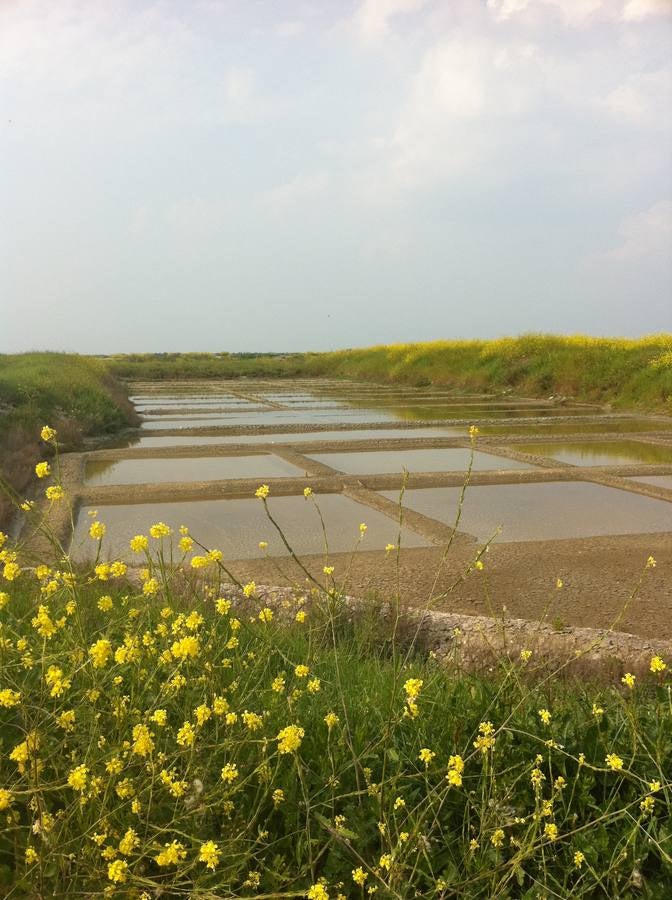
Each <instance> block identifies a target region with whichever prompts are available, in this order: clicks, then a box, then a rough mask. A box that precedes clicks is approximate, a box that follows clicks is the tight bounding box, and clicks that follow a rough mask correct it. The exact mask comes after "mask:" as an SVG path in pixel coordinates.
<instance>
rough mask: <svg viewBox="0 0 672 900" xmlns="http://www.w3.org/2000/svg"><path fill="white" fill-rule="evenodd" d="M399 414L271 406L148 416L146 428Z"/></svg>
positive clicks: (379, 418) (385, 418) (339, 420)
mask: <svg viewBox="0 0 672 900" xmlns="http://www.w3.org/2000/svg"><path fill="white" fill-rule="evenodd" d="M397 418H398V416H395V415H394V414H393V413H391V412H381V411H380V410H351V409H344V410H339V411H338V413H334V412H328V411H325V410H307V409H304V410H294V409H269V410H262V411H259V412H240V413H239V412H234V413H227V414H225V415H212V416H202V417H200V418H192V417H189V416H181V417H180V418H174V419H173V418H168V417H167V416H162V417H161V419H159V417H158V416H157V417H155V418H153V419H152V420H151V421H147V420H144V421H143V423H142V428H143V430H144V431H155V430H159V429H171V430H172V429H175V428H208V427H210V428H212V427H214V428H217V427H219V426H226V425H231V426H235V425H282V424H286V425H302V424H309V423H311V422H312V423H319V424H325V425H342V424H343V423H346V422H353V423H356V422H367V423H369V422H394V421H396V420H397Z"/></svg>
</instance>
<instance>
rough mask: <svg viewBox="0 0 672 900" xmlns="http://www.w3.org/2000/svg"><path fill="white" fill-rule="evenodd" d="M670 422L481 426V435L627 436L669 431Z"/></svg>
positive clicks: (607, 421) (644, 421) (620, 421)
mask: <svg viewBox="0 0 672 900" xmlns="http://www.w3.org/2000/svg"><path fill="white" fill-rule="evenodd" d="M670 429H672V421H671V422H661V421H653V420H651V419H610V418H605V419H603V420H602V421H598V422H581V421H579V422H539V423H538V424H536V425H517V424H515V423H514V424H511V425H482V426H481V429H480V430H481V432H482V433H483V434H536V435H539V437H544V436H545V435H547V434H575V433H584V434H591V433H595V434H599V433H603V434H609V433H615V434H627V433H629V432H638V431H669V430H670Z"/></svg>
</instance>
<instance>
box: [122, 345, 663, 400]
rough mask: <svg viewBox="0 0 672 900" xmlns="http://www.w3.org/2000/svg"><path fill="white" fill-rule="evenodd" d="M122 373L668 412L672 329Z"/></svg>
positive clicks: (127, 366) (137, 365) (182, 364)
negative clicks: (384, 388) (478, 394)
mask: <svg viewBox="0 0 672 900" xmlns="http://www.w3.org/2000/svg"><path fill="white" fill-rule="evenodd" d="M108 365H109V367H110V370H111V371H112V372H114V373H115V374H117V375H119V376H122V377H124V378H132V379H133V378H134V379H140V378H147V379H173V378H177V379H189V378H236V377H242V376H247V377H287V378H291V377H312V376H315V377H328V378H343V379H356V380H363V381H374V382H378V383H382V384H410V385H417V386H420V387H422V386H429V385H442V386H446V387H447V388H450V389H454V390H456V391H457V390H460V391H494V392H500V391H509V390H510V391H514V392H516V393H518V394H522V395H526V396H531V397H546V396H548V395H550V394H556V395H566V396H571V397H573V398H575V399H577V400H581V401H593V402H599V403H610V404H612V405H613V406H614V407H618V408H632V409H634V408H640V409H648V410H658V411H662V412H671V411H672V335H669V334H661V335H653V336H651V337H646V338H640V339H635V340H629V339H626V338H593V337H587V336H582V335H578V336H574V337H562V336H557V335H543V334H528V335H521V336H520V337H511V338H501V339H498V340H490V341H477V340H474V341H434V342H430V343H424V344H393V345H382V346H378V347H366V348H362V349H352V350H340V351H335V352H333V353H303V354H300V353H294V354H286V355H282V354H275V355H269V354H238V355H236V354H146V355H136V356H127V357H122V356H119V357H114V358H111V359H109V360H108Z"/></svg>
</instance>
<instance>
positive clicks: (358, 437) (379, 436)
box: [124, 425, 467, 447]
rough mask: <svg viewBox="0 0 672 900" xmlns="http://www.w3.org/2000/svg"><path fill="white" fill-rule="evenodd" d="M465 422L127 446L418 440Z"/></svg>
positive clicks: (166, 438)
mask: <svg viewBox="0 0 672 900" xmlns="http://www.w3.org/2000/svg"><path fill="white" fill-rule="evenodd" d="M466 433H467V429H466V426H462V427H460V426H450V425H444V426H437V427H436V428H357V429H349V430H346V431H294V432H292V431H285V432H278V433H277V434H275V433H272V434H263V433H262V432H260V433H256V434H227V433H226V432H222V434H221V436H220V435H203V436H199V435H194V436H193V437H188V436H184V437H183V436H181V435H157V436H156V437H150V436H146V437H139V438H133V439H131V440H129V441H127V442H126V443H125V444H124V446H125V447H185V446H191V445H193V446H195V447H197V446H199V445H207V444H301V443H306V442H307V441H310V442H313V443H314V442H316V441H362V440H364V441H366V440H370V441H378V440H386V439H388V438H394V439H397V438H400V439H402V440H417V439H418V438H442V437H444V438H447V437H456V436H459V435H465V434H466Z"/></svg>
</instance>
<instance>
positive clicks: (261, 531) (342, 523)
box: [71, 494, 428, 575]
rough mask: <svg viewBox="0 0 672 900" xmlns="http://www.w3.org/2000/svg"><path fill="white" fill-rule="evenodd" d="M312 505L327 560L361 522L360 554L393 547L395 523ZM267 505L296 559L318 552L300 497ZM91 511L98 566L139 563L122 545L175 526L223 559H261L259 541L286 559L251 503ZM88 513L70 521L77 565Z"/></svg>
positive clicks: (86, 543) (409, 534)
mask: <svg viewBox="0 0 672 900" xmlns="http://www.w3.org/2000/svg"><path fill="white" fill-rule="evenodd" d="M316 500H317V503H318V504H319V507H320V510H321V512H322V516H323V518H324V521H325V523H326V530H327V537H328V541H329V549H330V551H331V552H332V553H343V552H349V551H351V550H352V549H353V548H354V547H355V546H356V545H357V539H358V537H359V524H360V522H365V523H366V524H367V525H368V530H367V532H366V536H365V538H364V540H363V541H362V543H361V544H360V545H359V546H360V547H361V549H366V550H383V549H384V548H385V546H386V545H387V544H388V543H396V541H397V534H398V529H399V526H398V523H397V522H395V521H394V519H391V518H389V517H388V516H386V515H384V514H383V513H380V512H378V511H377V510H374V509H371V508H370V507H368V506H363V505H362V504H360V503H356V502H355V501H354V500H350V498H348V497H343V496H341V495H340V494H320V495H319V496H317V497H316ZM269 505H270V509H271V512H272V514H273V516H274V518H275V519H276V521H278V523H279V524H280V526H281V527H282V529H283V531H285V533H286V536H287V538H288V541H289V543H290V545H291V546H292V547H293V549H294V551H295V552H296V553H297V554H299V555H300V556H304V555H307V554H311V553H318V554H319V553H323V552H324V543H323V536H322V528H321V525H320V520H319V517H318V514H317V512H316V510H315V509H314V507H313V504H312V502H311V501H310V500H308V501H307V500H306V499H305V498H304V497H303V496H300V497H272V498H271V499H270V501H269ZM96 509H97V510H98V518H99V519H100V521H101V522H104V523H105V524H106V525H107V526H108V530H107V535H106V537H105V540H104V542H103V558H113V557H122V558H124V559H127V560H129V559H135V560H137V559H138V557H137V556H136V555H134V554H132V553H131V552H130V550H129V547H128V542H129V541H130V539H131V538H132V537H133V536H134V535H136V534H146V533H147V530H148V528H149V526H150V525H152V524H153V523H154V522H158V521H162V522H166V523H167V524H168V525H170V526H171V527H172V528H173V529H174V530H175V531H177V529H178V527H179V526H180V525H186V526H187V527H188V528H189V530H190V532H191V534H192V535H193V536H194V537H196V538H197V539H198V540H199V541H200V542H201V543H203V544H205V545H206V546H207V547H209V548H214V547H217V548H219V549H221V550H222V551H223V552H224V554H225V556H226V558H227V559H249V558H254V557H259V556H261V555H262V551H261V550H260V549H259V541H267V542H268V545H269V546H268V551H267V552H268V553H269V554H270V555H274V556H286V555H287V550H286V549H285V547H284V545H283V544H282V543H281V541H280V538H279V537H278V534H277V532H276V530H275V529H274V528H273V526H272V525H271V523H270V522H269V521H268V519H267V518H266V515H265V513H264V507H263V504H262V503H261V502H260V501H259V500H255V499H251V500H198V501H190V502H179V503H148V504H133V505H131V504H129V505H119V506H116V505H115V506H101V505H98V506H97V507H96ZM88 512H89V507H83V508H82V509H81V510H80V512H79V515H78V518H77V523H76V526H75V534H74V537H73V542H72V548H71V553H72V555H73V557H74V558H75V559H76V560H82V559H86V558H91V557H92V556H93V555H94V554H95V542H94V541H92V540H91V538H89V537H88V529H89V526H90V524H91V517H90V516H89V515H87V513H88ZM402 537H403V540H402V543H403V545H404V546H406V547H426V546H428V542H427V541H426V540H425V539H424V538H422V537H420V536H419V535H417V534H415V533H414V532H413V531H411V530H410V529H408V528H404V529H403V532H402ZM177 538H179V534H178V535H177ZM152 543H153V544H155V543H156V542H154V541H152ZM199 552H200V551H199ZM176 555H179V554H176ZM336 574H337V575H338V574H341V575H342V574H343V571H342V569H340V568H339V569H337V573H336Z"/></svg>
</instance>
